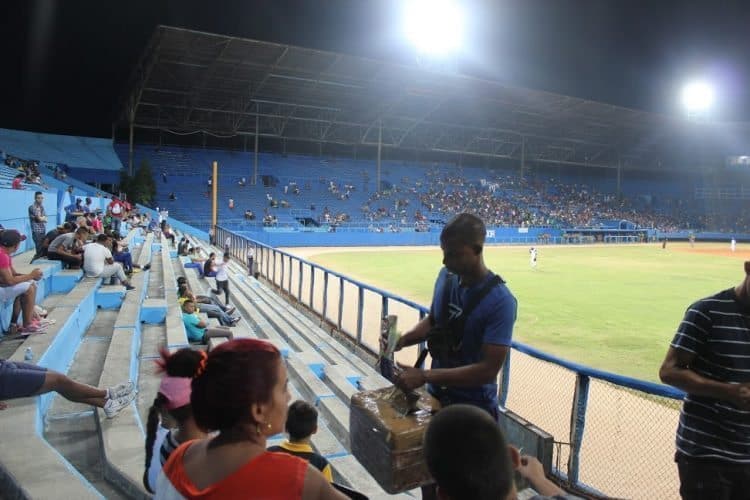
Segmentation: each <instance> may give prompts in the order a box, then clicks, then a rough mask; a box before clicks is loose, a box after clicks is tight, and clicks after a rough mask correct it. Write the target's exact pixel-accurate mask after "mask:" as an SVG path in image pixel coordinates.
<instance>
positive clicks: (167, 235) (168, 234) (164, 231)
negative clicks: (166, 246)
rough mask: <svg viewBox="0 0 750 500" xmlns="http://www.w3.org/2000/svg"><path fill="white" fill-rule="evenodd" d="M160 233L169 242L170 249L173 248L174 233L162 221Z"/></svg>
mask: <svg viewBox="0 0 750 500" xmlns="http://www.w3.org/2000/svg"><path fill="white" fill-rule="evenodd" d="M161 233H162V234H163V235H164V237H165V238H167V239H168V240H169V243H170V245H171V246H172V248H174V245H175V243H174V240H175V235H174V231H172V228H171V227H170V225H169V224H167V223H166V221H162V224H161Z"/></svg>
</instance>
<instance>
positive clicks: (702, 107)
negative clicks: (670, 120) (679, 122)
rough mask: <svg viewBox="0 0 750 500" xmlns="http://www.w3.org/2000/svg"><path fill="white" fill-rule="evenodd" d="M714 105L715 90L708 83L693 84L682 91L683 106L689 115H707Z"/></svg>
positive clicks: (698, 82) (697, 82)
mask: <svg viewBox="0 0 750 500" xmlns="http://www.w3.org/2000/svg"><path fill="white" fill-rule="evenodd" d="M713 103H714V89H713V87H712V86H711V85H709V84H708V83H706V82H701V81H696V82H691V83H688V84H687V85H685V87H684V88H683V89H682V105H683V106H684V107H685V110H686V111H687V112H688V114H689V115H695V114H703V113H706V112H707V111H708V110H709V109H711V106H713Z"/></svg>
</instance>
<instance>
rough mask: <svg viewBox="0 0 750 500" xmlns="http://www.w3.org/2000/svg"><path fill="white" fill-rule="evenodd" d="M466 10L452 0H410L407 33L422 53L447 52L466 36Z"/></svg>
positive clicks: (434, 54) (458, 44)
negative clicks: (464, 33) (464, 34)
mask: <svg viewBox="0 0 750 500" xmlns="http://www.w3.org/2000/svg"><path fill="white" fill-rule="evenodd" d="M463 30H464V13H463V11H462V10H461V8H460V7H459V5H458V4H457V3H456V2H455V1H453V0H408V1H407V3H406V6H405V11H404V31H405V33H406V37H407V38H408V39H409V41H410V42H411V43H413V44H414V46H415V47H416V48H417V50H418V51H419V52H420V53H423V54H428V55H432V56H439V55H448V54H450V53H452V52H455V51H457V50H458V48H459V47H460V46H461V43H462V40H463Z"/></svg>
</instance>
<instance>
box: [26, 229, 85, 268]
mask: <svg viewBox="0 0 750 500" xmlns="http://www.w3.org/2000/svg"><path fill="white" fill-rule="evenodd" d="M75 229H76V228H75V224H73V223H72V222H66V223H65V224H63V225H62V226H57V227H56V228H55V229H52V230H51V231H48V232H47V234H45V235H44V239H43V240H42V247H41V249H40V250H39V255H38V256H37V255H34V257H33V258H32V259H31V262H34V261H35V260H36V259H38V258H40V257H45V258H46V257H47V250H48V249H49V245H50V243H52V242H53V241H54V240H55V238H57V237H58V236H60V235H61V234H67V233H71V232H73V231H75Z"/></svg>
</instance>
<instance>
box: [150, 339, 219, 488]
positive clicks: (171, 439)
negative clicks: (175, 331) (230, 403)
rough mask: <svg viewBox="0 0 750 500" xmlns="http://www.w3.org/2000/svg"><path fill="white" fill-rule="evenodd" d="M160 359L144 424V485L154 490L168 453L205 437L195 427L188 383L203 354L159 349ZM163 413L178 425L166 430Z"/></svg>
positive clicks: (201, 431) (189, 350)
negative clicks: (160, 374)
mask: <svg viewBox="0 0 750 500" xmlns="http://www.w3.org/2000/svg"><path fill="white" fill-rule="evenodd" d="M160 354H161V359H160V360H159V361H157V362H156V364H157V367H158V368H157V370H158V371H160V372H163V373H164V376H163V377H162V379H161V383H160V384H159V390H158V392H157V393H156V398H155V399H154V403H153V404H152V405H151V408H149V410H148V422H147V423H146V469H145V470H144V472H143V486H145V487H146V489H147V490H148V491H149V493H153V492H154V488H155V487H156V478H157V476H158V475H159V472H160V471H161V468H162V467H163V466H164V464H165V463H166V462H167V459H168V458H169V455H171V454H172V452H173V451H174V450H176V449H177V447H178V446H180V445H181V444H182V443H186V442H188V441H192V440H194V439H204V438H205V437H206V433H205V431H203V430H201V429H199V428H198V426H197V425H196V423H195V418H193V408H192V407H191V406H190V392H191V391H190V386H191V383H192V382H193V375H195V373H196V372H197V371H198V368H199V367H200V364H201V362H202V361H203V360H204V359H205V358H206V353H205V352H203V351H196V350H193V349H190V348H184V349H180V350H179V351H177V352H175V353H174V354H169V352H168V351H167V350H164V349H162V350H161V352H160ZM163 415H167V416H169V420H170V421H171V422H174V423H175V424H177V427H174V428H172V429H168V428H166V427H163V426H164V425H165V420H164V419H163Z"/></svg>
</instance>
